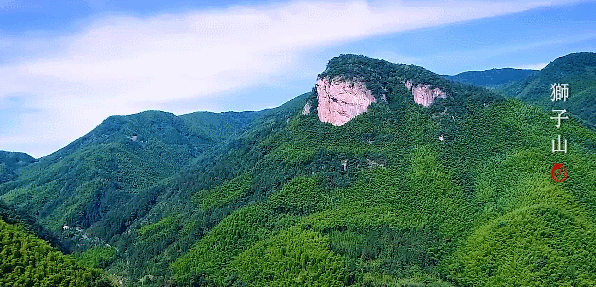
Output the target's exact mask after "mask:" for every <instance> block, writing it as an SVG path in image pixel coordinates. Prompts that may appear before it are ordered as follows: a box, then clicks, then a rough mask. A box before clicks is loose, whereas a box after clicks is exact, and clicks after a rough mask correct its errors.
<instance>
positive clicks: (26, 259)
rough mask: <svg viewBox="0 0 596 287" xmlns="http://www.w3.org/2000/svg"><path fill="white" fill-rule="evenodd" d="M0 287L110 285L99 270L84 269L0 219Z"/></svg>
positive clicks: (39, 240)
mask: <svg viewBox="0 0 596 287" xmlns="http://www.w3.org/2000/svg"><path fill="white" fill-rule="evenodd" d="M0 254H2V256H0V285H2V286H15V287H16V286H47V287H50V286H81V287H83V286H97V287H99V286H105V287H108V286H113V285H112V284H111V283H110V281H109V280H108V279H107V278H105V275H102V272H101V271H100V270H99V269H94V268H87V267H84V266H83V264H82V263H80V262H79V261H77V260H76V259H74V258H72V257H70V256H65V255H63V254H62V253H60V252H59V251H57V250H55V249H54V248H52V247H51V246H50V245H48V244H47V243H46V242H44V241H43V240H41V239H39V238H36V237H35V236H33V235H31V234H29V233H27V232H26V231H25V230H23V229H22V228H21V227H20V226H15V225H11V224H8V223H6V222H4V221H3V220H2V219H0Z"/></svg>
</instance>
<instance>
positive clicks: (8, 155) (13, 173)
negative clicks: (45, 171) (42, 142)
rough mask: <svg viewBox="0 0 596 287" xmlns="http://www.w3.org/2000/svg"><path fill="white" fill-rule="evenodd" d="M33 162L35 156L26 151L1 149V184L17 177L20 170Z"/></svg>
mask: <svg viewBox="0 0 596 287" xmlns="http://www.w3.org/2000/svg"><path fill="white" fill-rule="evenodd" d="M33 162H35V158H33V157H32V156H30V155H28V154H26V153H20V152H7V151H1V150H0V184H1V183H4V182H7V181H11V180H14V179H16V178H17V177H18V173H19V171H20V170H21V169H22V168H24V167H26V166H27V165H29V164H31V163H33Z"/></svg>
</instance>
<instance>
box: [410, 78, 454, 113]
mask: <svg viewBox="0 0 596 287" xmlns="http://www.w3.org/2000/svg"><path fill="white" fill-rule="evenodd" d="M405 85H406V87H407V88H408V89H410V90H412V95H413V96H414V102H416V103H417V104H419V105H422V106H424V107H428V106H430V105H432V104H433V103H434V102H435V99H436V98H442V99H444V98H447V94H445V92H443V91H441V89H439V88H434V89H431V88H430V86H429V85H421V84H418V85H417V86H414V85H413V84H412V82H411V81H407V82H406V83H405Z"/></svg>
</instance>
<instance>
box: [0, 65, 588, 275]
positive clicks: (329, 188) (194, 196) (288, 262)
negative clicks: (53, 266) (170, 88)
mask: <svg viewBox="0 0 596 287" xmlns="http://www.w3.org/2000/svg"><path fill="white" fill-rule="evenodd" d="M550 116H551V113H550V112H549V111H544V110H542V109H540V108H538V107H533V106H530V105H527V104H525V103H523V102H522V101H520V100H518V99H508V98H506V97H504V96H502V95H500V94H497V93H495V92H493V91H491V90H488V89H486V88H483V87H478V86H471V85H467V84H463V83H458V82H453V81H450V80H447V79H445V78H444V77H442V76H440V75H437V74H435V73H433V72H431V71H428V70H426V69H424V68H422V67H419V66H415V65H403V64H394V63H389V62H387V61H383V60H377V59H371V58H368V57H364V56H358V55H341V56H339V57H335V58H333V59H331V60H330V61H329V63H328V65H327V67H326V69H325V70H324V71H323V72H322V73H321V74H320V75H318V78H317V84H316V85H315V87H314V88H313V90H312V91H311V92H308V93H305V94H303V95H300V96H298V97H296V98H295V99H293V100H291V101H289V102H287V103H285V104H284V105H282V106H280V107H278V108H275V109H270V110H265V111H261V112H256V113H243V114H239V113H231V114H209V113H205V114H193V115H187V116H174V115H172V114H168V113H163V112H157V111H151V112H147V113H141V114H137V115H131V116H125V117H110V118H108V119H107V120H106V121H105V122H104V123H102V125H100V126H98V127H97V128H96V129H94V130H93V131H92V132H90V133H89V134H88V135H86V136H84V137H83V138H81V139H78V140H77V141H75V142H73V143H72V144H70V145H69V146H67V147H66V148H65V149H63V150H61V151H58V152H56V153H54V154H52V155H50V156H48V157H45V158H42V159H39V162H37V163H33V164H31V165H29V166H28V167H27V168H25V169H23V170H22V172H21V173H20V174H19V176H18V177H17V178H16V179H15V180H13V181H9V182H6V183H4V184H1V185H0V198H1V199H3V200H5V201H6V202H7V203H8V204H10V206H11V207H15V208H18V209H19V211H26V212H28V213H30V214H31V215H32V216H33V217H34V218H37V219H38V221H39V223H41V224H42V225H44V226H47V227H48V228H49V229H51V230H52V231H53V232H55V234H58V235H59V236H60V237H61V238H63V239H64V241H65V242H67V243H68V245H69V246H70V249H72V250H75V251H77V252H75V254H77V255H76V256H77V257H79V258H83V261H84V262H88V263H89V264H90V266H97V267H102V268H104V269H105V270H106V272H108V273H109V274H110V275H111V276H113V277H114V278H121V279H122V282H123V284H124V285H126V286H310V285H318V286H345V285H354V286H518V285H523V286H527V285H539V286H553V285H570V286H575V285H578V286H580V285H581V286H594V285H596V275H595V274H596V269H595V268H596V267H595V266H594V264H592V262H594V261H596V237H594V236H593V235H594V234H596V193H595V192H594V191H595V190H596V181H595V180H594V178H596V173H595V171H596V132H594V131H593V130H591V129H589V128H587V127H586V125H585V124H584V123H583V122H582V121H581V120H579V119H578V118H572V119H569V120H568V121H566V122H565V123H564V124H563V125H562V126H561V128H560V129H555V128H554V125H553V121H552V120H551V119H550ZM557 134H560V135H561V136H562V137H563V138H565V139H569V145H568V152H567V153H552V152H551V150H550V149H551V140H552V139H553V137H554V136H555V135H557ZM135 136H136V137H135ZM553 163H564V164H565V167H566V170H567V172H568V173H569V177H568V179H567V180H566V181H564V182H561V183H558V182H555V181H554V180H553V179H552V178H551V169H552V167H553Z"/></svg>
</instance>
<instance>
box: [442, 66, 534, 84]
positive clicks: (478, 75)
mask: <svg viewBox="0 0 596 287" xmlns="http://www.w3.org/2000/svg"><path fill="white" fill-rule="evenodd" d="M537 73H538V71H536V70H527V69H513V68H504V69H490V70H485V71H467V72H462V73H459V74H457V75H455V76H444V77H445V78H447V79H448V80H450V81H454V82H459V83H464V84H468V85H476V86H481V87H485V88H497V87H501V86H504V85H507V84H510V83H512V82H517V81H520V80H523V79H525V78H527V77H531V76H534V75H536V74H537Z"/></svg>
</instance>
